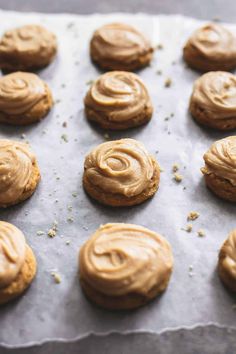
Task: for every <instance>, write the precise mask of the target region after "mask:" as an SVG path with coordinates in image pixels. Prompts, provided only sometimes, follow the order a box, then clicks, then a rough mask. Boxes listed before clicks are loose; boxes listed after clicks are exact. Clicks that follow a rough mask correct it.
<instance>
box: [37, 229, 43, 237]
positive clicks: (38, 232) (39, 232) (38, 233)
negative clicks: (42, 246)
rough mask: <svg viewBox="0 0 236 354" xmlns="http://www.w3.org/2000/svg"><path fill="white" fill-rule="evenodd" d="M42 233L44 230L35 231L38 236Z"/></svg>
mask: <svg viewBox="0 0 236 354" xmlns="http://www.w3.org/2000/svg"><path fill="white" fill-rule="evenodd" d="M44 234H45V232H44V231H42V230H38V231H37V235H38V236H42V235H44Z"/></svg>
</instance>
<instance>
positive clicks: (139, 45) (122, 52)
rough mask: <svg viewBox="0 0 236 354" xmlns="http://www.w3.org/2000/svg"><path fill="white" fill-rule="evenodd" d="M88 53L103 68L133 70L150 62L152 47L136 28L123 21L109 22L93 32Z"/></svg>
mask: <svg viewBox="0 0 236 354" xmlns="http://www.w3.org/2000/svg"><path fill="white" fill-rule="evenodd" d="M90 55H91V58H92V60H93V61H94V63H96V64H97V65H98V66H99V67H100V68H102V69H104V70H126V71H133V70H137V69H140V68H142V67H144V66H147V65H148V64H149V63H150V61H151V59H152V55H153V48H152V46H151V43H150V42H149V40H148V39H147V38H145V37H144V35H143V34H142V33H140V32H139V31H138V30H137V29H136V28H134V27H132V26H130V25H126V24H124V23H111V24H107V25H105V26H102V27H100V28H99V29H97V30H96V31H95V32H94V34H93V37H92V39H91V42H90Z"/></svg>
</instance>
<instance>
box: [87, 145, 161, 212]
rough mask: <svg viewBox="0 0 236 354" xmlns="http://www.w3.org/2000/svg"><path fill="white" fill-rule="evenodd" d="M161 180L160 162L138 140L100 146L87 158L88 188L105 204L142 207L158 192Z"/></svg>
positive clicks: (90, 192) (89, 192)
mask: <svg viewBox="0 0 236 354" xmlns="http://www.w3.org/2000/svg"><path fill="white" fill-rule="evenodd" d="M159 180H160V169H159V166H158V163H157V161H156V160H155V158H154V157H152V156H151V155H149V153H148V152H147V151H146V149H145V147H144V145H143V144H142V143H140V142H138V141H136V140H134V139H121V140H115V141H109V142H106V143H103V144H100V145H98V146H97V147H96V148H95V149H93V150H92V151H91V152H90V153H89V154H88V156H87V157H86V159H85V163H84V175H83V186H84V189H85V190H86V192H87V193H88V194H89V195H90V196H91V197H92V198H94V199H96V200H97V201H98V202H100V203H102V204H106V205H110V206H114V207H122V206H131V205H136V204H140V203H142V202H144V201H145V200H147V199H149V198H151V197H152V196H153V195H154V194H155V193H156V191H157V189H158V186H159Z"/></svg>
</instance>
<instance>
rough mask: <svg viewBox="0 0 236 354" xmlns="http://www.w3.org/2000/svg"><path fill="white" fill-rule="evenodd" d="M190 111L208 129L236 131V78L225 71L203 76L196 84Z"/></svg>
mask: <svg viewBox="0 0 236 354" xmlns="http://www.w3.org/2000/svg"><path fill="white" fill-rule="evenodd" d="M189 109H190V112H191V114H192V116H193V117H194V119H195V120H196V121H197V122H198V123H199V124H202V125H204V126H206V127H210V128H214V129H218V130H232V129H236V76H235V75H233V74H231V73H228V72H224V71H212V72H209V73H206V74H204V75H202V76H201V77H200V78H199V79H197V80H196V82H195V84H194V87H193V93H192V96H191V99H190V107H189Z"/></svg>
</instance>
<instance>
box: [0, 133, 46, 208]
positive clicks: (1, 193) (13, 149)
mask: <svg viewBox="0 0 236 354" xmlns="http://www.w3.org/2000/svg"><path fill="white" fill-rule="evenodd" d="M0 161H1V164H0V207H2V208H5V207H8V206H10V205H14V204H17V203H20V202H22V201H23V200H25V199H27V198H29V197H30V196H31V195H32V194H33V193H34V191H35V189H36V187H37V185H38V182H39V180H40V172H39V167H38V164H37V160H36V157H35V155H34V153H33V152H32V151H31V150H30V148H29V146H28V145H27V144H25V143H21V142H17V141H13V140H5V139H1V140H0Z"/></svg>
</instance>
